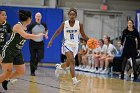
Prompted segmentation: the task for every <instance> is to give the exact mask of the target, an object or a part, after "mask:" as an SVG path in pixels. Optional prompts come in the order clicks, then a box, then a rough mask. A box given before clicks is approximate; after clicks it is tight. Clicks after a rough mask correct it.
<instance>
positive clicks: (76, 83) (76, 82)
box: [73, 80, 81, 86]
mask: <svg viewBox="0 0 140 93" xmlns="http://www.w3.org/2000/svg"><path fill="white" fill-rule="evenodd" d="M80 83H81V80H74V81H73V85H74V86H77V85H79V84H80Z"/></svg>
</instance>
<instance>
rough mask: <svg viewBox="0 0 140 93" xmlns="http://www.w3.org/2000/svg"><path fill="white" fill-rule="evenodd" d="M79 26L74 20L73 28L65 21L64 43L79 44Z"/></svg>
mask: <svg viewBox="0 0 140 93" xmlns="http://www.w3.org/2000/svg"><path fill="white" fill-rule="evenodd" d="M79 30H80V25H79V21H78V20H75V24H74V26H73V27H71V26H70V24H69V20H67V21H65V24H64V38H65V43H69V44H76V43H79V34H80V31H79Z"/></svg>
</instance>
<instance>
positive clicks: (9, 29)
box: [7, 24, 12, 33]
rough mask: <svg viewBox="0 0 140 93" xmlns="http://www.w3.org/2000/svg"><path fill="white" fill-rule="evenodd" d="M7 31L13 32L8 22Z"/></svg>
mask: <svg viewBox="0 0 140 93" xmlns="http://www.w3.org/2000/svg"><path fill="white" fill-rule="evenodd" d="M7 32H8V33H12V28H11V26H10V24H7Z"/></svg>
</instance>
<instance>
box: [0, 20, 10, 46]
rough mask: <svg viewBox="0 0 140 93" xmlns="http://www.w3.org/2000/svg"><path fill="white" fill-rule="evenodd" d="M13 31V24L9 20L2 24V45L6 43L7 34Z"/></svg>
mask: <svg viewBox="0 0 140 93" xmlns="http://www.w3.org/2000/svg"><path fill="white" fill-rule="evenodd" d="M8 33H11V26H10V24H8V23H7V22H5V23H4V24H0V46H1V47H2V46H3V45H5V43H6V39H7V34H8Z"/></svg>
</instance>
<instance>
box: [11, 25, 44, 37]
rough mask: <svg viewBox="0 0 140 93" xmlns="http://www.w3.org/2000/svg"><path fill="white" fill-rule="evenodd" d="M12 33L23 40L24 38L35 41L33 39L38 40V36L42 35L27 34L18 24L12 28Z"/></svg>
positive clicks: (41, 34)
mask: <svg viewBox="0 0 140 93" xmlns="http://www.w3.org/2000/svg"><path fill="white" fill-rule="evenodd" d="M13 32H15V33H19V34H20V35H21V36H22V37H23V38H26V39H35V38H39V37H40V36H43V35H44V34H43V33H40V34H37V35H34V34H28V33H26V32H25V31H24V30H23V28H22V27H21V25H20V24H16V25H15V26H14V27H13Z"/></svg>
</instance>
